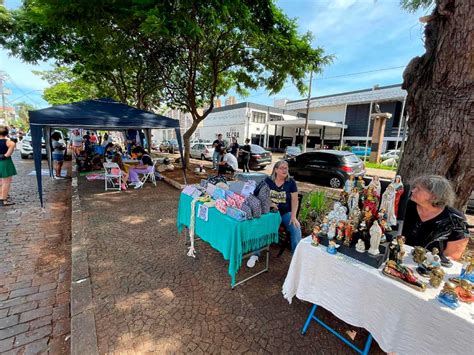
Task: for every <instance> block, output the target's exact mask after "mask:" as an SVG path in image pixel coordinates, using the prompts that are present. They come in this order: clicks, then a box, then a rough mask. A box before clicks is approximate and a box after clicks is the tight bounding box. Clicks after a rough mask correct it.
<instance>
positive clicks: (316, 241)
mask: <svg viewBox="0 0 474 355" xmlns="http://www.w3.org/2000/svg"><path fill="white" fill-rule="evenodd" d="M320 232H321V227H320V226H319V225H315V226H314V228H313V232H312V233H311V240H312V242H311V245H314V246H315V247H317V246H318V245H319V233H320Z"/></svg>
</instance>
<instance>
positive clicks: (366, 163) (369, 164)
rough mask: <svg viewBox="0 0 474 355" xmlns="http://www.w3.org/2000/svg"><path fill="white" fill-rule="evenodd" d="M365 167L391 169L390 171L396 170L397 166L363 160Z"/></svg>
mask: <svg viewBox="0 0 474 355" xmlns="http://www.w3.org/2000/svg"><path fill="white" fill-rule="evenodd" d="M364 164H365V167H366V168H371V169H382V170H392V171H397V166H396V165H395V166H393V167H391V166H387V165H382V164H377V163H369V162H365V163H364Z"/></svg>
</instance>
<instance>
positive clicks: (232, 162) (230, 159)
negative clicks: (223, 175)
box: [222, 153, 238, 170]
mask: <svg viewBox="0 0 474 355" xmlns="http://www.w3.org/2000/svg"><path fill="white" fill-rule="evenodd" d="M222 161H224V162H226V163H227V164H228V165H229V166H231V167H232V169H234V170H237V169H238V164H237V158H236V157H235V156H234V155H232V154H231V153H226V154H225V155H224V158H223V159H222Z"/></svg>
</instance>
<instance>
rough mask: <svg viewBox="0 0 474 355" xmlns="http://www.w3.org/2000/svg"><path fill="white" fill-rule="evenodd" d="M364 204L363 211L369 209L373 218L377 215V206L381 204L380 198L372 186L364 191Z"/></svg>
mask: <svg viewBox="0 0 474 355" xmlns="http://www.w3.org/2000/svg"><path fill="white" fill-rule="evenodd" d="M364 196H365V197H364V203H363V204H362V207H363V209H364V210H365V209H367V208H368V209H369V210H370V212H371V213H372V216H376V215H377V206H378V204H379V201H378V196H376V194H375V190H374V188H373V187H372V186H369V187H368V188H367V189H366V190H364Z"/></svg>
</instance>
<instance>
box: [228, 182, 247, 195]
mask: <svg viewBox="0 0 474 355" xmlns="http://www.w3.org/2000/svg"><path fill="white" fill-rule="evenodd" d="M244 184H245V182H244V181H229V183H228V185H229V190H230V191H233V192H236V193H239V194H240V193H242V189H243V188H244Z"/></svg>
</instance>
